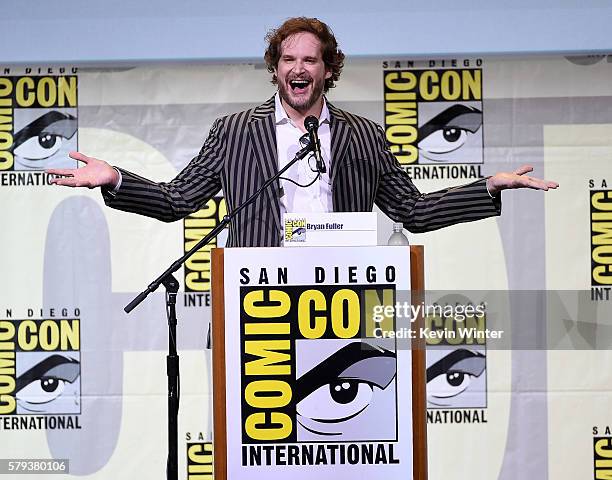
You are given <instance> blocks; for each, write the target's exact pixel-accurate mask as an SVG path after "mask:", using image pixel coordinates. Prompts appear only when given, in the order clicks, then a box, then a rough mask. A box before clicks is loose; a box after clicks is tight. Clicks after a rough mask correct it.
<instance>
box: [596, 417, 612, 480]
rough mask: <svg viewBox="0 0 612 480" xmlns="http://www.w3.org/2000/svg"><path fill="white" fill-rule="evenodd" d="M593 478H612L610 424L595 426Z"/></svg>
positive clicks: (599, 479) (611, 436)
mask: <svg viewBox="0 0 612 480" xmlns="http://www.w3.org/2000/svg"><path fill="white" fill-rule="evenodd" d="M593 478H594V479H595V480H610V479H611V478H612V430H611V428H610V426H609V425H608V426H606V427H604V428H599V427H597V426H595V427H593Z"/></svg>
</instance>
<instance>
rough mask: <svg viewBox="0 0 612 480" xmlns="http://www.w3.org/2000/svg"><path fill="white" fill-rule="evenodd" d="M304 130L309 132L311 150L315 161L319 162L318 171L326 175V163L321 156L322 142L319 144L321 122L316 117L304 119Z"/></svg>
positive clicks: (311, 116) (310, 116)
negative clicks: (318, 132)
mask: <svg viewBox="0 0 612 480" xmlns="http://www.w3.org/2000/svg"><path fill="white" fill-rule="evenodd" d="M304 128H305V129H306V131H307V132H308V136H309V138H310V148H311V149H312V151H313V152H314V156H315V160H316V162H317V170H318V171H319V173H325V172H326V171H327V169H326V168H325V163H324V162H323V157H322V156H321V142H319V135H318V134H317V130H318V129H319V120H318V119H317V117H315V116H314V115H309V116H308V117H306V118H305V119H304Z"/></svg>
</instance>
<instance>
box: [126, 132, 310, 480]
mask: <svg viewBox="0 0 612 480" xmlns="http://www.w3.org/2000/svg"><path fill="white" fill-rule="evenodd" d="M313 148H314V146H313V145H312V144H311V143H308V144H307V145H306V146H305V147H304V148H302V149H301V150H299V151H298V152H297V153H296V154H295V157H294V158H293V160H291V161H290V162H289V163H287V165H285V166H284V167H283V168H282V169H280V170H279V171H278V172H277V173H276V174H275V175H274V176H272V177H271V178H269V179H268V180H266V182H265V183H264V184H263V185H262V186H261V187H260V188H259V189H258V190H257V191H256V192H255V193H254V194H253V195H251V196H250V197H249V198H248V199H247V200H246V201H245V202H244V203H243V204H242V205H240V206H238V208H236V209H235V210H234V211H232V212H231V213H229V214H228V215H225V216H224V217H223V219H222V220H221V222H219V224H218V225H217V226H216V227H215V228H213V229H212V230H211V231H210V233H209V234H208V235H206V236H205V237H203V238H202V239H200V241H199V242H198V243H196V244H195V245H194V246H193V248H192V249H191V250H189V251H188V252H187V253H185V254H184V255H183V256H182V257H181V258H179V259H177V260H176V261H175V262H174V263H172V265H170V266H169V267H168V268H167V269H166V271H165V272H163V273H162V274H161V275H160V276H159V277H157V278H156V279H155V280H153V282H151V284H150V285H149V286H148V287H147V288H146V290H144V291H143V292H141V293H139V294H138V295H137V296H136V297H135V298H134V299H133V300H132V301H131V302H130V303H129V304H128V305H126V306H125V307H124V309H123V310H124V311H125V313H130V312H131V311H132V310H134V308H136V307H137V306H138V305H140V303H141V302H142V301H143V300H144V299H145V298H147V296H148V295H149V294H150V293H152V292H154V291H155V290H157V289H158V288H159V286H160V285H163V286H164V287H165V288H166V314H167V317H168V356H167V357H166V374H167V376H168V460H167V463H166V478H167V479H168V480H178V411H179V399H180V379H179V357H178V354H177V351H176V324H177V319H176V309H175V305H176V294H177V292H178V288H179V283H178V280H177V279H176V278H175V277H174V275H173V273H175V272H176V271H177V270H178V269H179V268H181V266H182V265H183V263H184V262H185V261H186V260H187V259H188V258H189V257H191V256H192V255H193V254H194V253H195V252H197V251H198V250H200V248H202V247H203V246H205V245H207V244H208V243H209V242H210V241H211V240H212V239H213V238H215V237H216V236H217V235H219V233H221V231H222V230H223V229H224V228H225V227H226V226H227V225H228V224H229V223H230V221H231V220H232V219H233V218H234V217H235V216H236V215H238V213H240V212H241V211H242V210H243V209H244V208H245V207H247V206H248V205H250V204H251V203H252V202H253V201H254V200H255V199H256V198H257V197H259V195H261V193H262V192H263V191H264V190H265V189H266V188H267V187H268V186H270V184H272V183H273V182H275V181H276V180H278V179H279V178H280V176H281V175H282V174H283V173H285V172H286V171H287V170H288V169H289V168H290V167H291V166H292V165H293V164H294V163H296V162H297V161H298V160H301V159H302V158H304V157H305V156H306V155H308V153H310V152H311V151H312V149H313Z"/></svg>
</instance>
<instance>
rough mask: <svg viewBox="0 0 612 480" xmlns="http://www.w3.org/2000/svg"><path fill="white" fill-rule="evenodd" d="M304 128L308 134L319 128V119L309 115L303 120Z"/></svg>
mask: <svg viewBox="0 0 612 480" xmlns="http://www.w3.org/2000/svg"><path fill="white" fill-rule="evenodd" d="M304 128H305V129H306V130H308V131H309V132H310V131H311V130H316V129H317V128H319V119H318V118H317V117H315V116H314V115H309V116H307V117H306V118H305V119H304Z"/></svg>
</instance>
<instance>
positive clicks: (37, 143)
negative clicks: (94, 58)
mask: <svg viewBox="0 0 612 480" xmlns="http://www.w3.org/2000/svg"><path fill="white" fill-rule="evenodd" d="M77 127H78V125H77V76H76V75H47V76H45V75H40V76H37V75H23V76H3V77H0V185H2V186H12V185H46V184H48V183H49V178H48V175H46V174H45V173H44V170H45V169H47V168H74V167H76V166H77V165H76V161H75V160H72V159H71V158H69V157H68V152H69V151H70V150H77ZM8 172H12V173H11V174H9V173H8ZM26 172H27V173H26Z"/></svg>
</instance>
